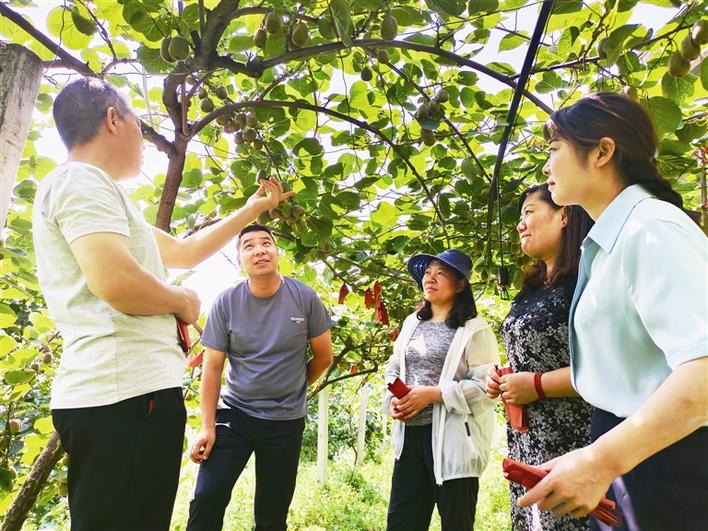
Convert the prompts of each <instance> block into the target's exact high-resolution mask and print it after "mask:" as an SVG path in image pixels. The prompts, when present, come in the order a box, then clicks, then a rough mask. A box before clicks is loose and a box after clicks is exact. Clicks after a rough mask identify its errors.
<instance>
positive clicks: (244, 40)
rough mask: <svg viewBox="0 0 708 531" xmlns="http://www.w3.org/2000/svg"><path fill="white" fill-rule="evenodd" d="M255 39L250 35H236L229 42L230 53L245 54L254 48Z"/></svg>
mask: <svg viewBox="0 0 708 531" xmlns="http://www.w3.org/2000/svg"><path fill="white" fill-rule="evenodd" d="M253 46H254V42H253V37H251V36H250V35H234V36H233V37H231V40H230V41H229V51H230V52H231V53H239V52H245V51H246V50H250V49H251V48H253Z"/></svg>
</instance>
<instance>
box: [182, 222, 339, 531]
mask: <svg viewBox="0 0 708 531" xmlns="http://www.w3.org/2000/svg"><path fill="white" fill-rule="evenodd" d="M237 248H238V263H239V265H240V266H241V268H242V269H243V270H244V271H245V273H246V275H247V276H248V280H246V281H244V282H241V283H239V284H237V285H236V286H234V287H232V288H229V289H227V290H226V291H224V292H223V293H222V294H221V295H220V296H219V297H218V299H217V300H216V301H215V303H214V306H213V307H212V309H211V312H210V313H209V319H208V320H207V323H206V327H205V328H204V333H203V335H202V344H203V345H204V346H205V347H206V354H205V357H204V372H203V373H202V387H201V410H202V432H201V433H200V434H199V436H198V437H197V439H196V440H195V442H194V444H193V445H192V448H191V450H190V456H191V458H192V460H193V461H194V462H196V463H200V468H199V475H198V477H197V485H196V488H195V492H194V498H193V500H192V503H191V504H190V510H189V524H188V527H187V529H188V530H189V531H199V530H204V531H215V530H217V529H221V526H222V523H223V518H224V511H225V510H226V506H227V505H228V503H229V499H230V498H231V490H232V489H233V486H234V484H235V483H236V480H237V479H238V477H239V475H240V474H241V472H242V471H243V469H244V467H245V466H246V463H247V462H248V460H249V458H250V456H251V454H252V453H255V454H256V496H255V522H256V530H257V531H276V530H285V529H286V519H287V514H288V507H289V506H290V501H291V500H292V496H293V492H294V490H295V478H296V475H297V467H298V462H299V458H300V446H301V444H302V432H303V430H304V427H305V419H304V417H305V412H306V404H305V397H306V391H307V386H308V384H311V383H313V382H315V381H316V380H317V378H319V377H320V375H321V374H322V373H323V372H324V371H325V369H327V367H329V365H330V364H331V363H332V338H331V335H330V330H329V329H330V327H331V326H332V322H331V320H330V317H329V315H328V314H327V311H326V310H325V308H324V306H323V305H322V302H321V301H320V299H319V297H318V296H317V294H316V293H315V292H314V291H313V290H312V289H311V288H309V287H307V286H305V285H304V284H301V283H300V282H298V281H297V280H293V279H291V278H288V277H283V276H281V275H280V274H279V273H278V248H277V246H276V244H275V240H274V239H273V235H272V233H271V230H270V229H269V228H268V227H265V226H262V225H255V224H254V225H250V226H248V227H246V228H245V229H243V230H242V231H241V233H240V234H239V239H238V243H237ZM308 346H309V347H310V349H311V351H312V358H311V359H310V360H309V361H308V360H307V348H308ZM227 356H228V359H229V368H228V371H227V373H226V385H225V386H224V389H223V390H222V392H221V400H219V390H220V387H221V375H222V373H223V369H224V361H225V360H226V357H227Z"/></svg>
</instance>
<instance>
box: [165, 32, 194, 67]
mask: <svg viewBox="0 0 708 531" xmlns="http://www.w3.org/2000/svg"><path fill="white" fill-rule="evenodd" d="M169 51H170V55H171V56H172V57H174V58H175V59H176V60H177V61H184V60H185V59H186V58H187V57H189V41H187V39H185V38H184V37H182V36H181V35H177V36H176V37H172V40H171V41H170V46H169Z"/></svg>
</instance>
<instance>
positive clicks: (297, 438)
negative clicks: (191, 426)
mask: <svg viewBox="0 0 708 531" xmlns="http://www.w3.org/2000/svg"><path fill="white" fill-rule="evenodd" d="M304 429H305V419H304V418H301V419H296V420H265V419H259V418H255V417H251V416H249V415H246V414H245V413H243V412H241V411H239V410H237V409H228V410H219V411H217V414H216V442H215V443H214V447H213V448H212V451H211V455H210V456H209V459H207V460H206V461H204V462H203V463H202V464H201V465H199V474H198V476H197V486H196V488H195V489H194V498H193V499H192V502H191V503H190V505H189V523H188V524H187V529H188V531H217V530H219V529H221V527H222V525H223V521H224V512H225V511H226V506H227V505H228V504H229V500H230V499H231V491H232V490H233V488H234V484H235V483H236V480H237V479H238V477H239V476H240V475H241V472H242V471H243V469H244V468H245V466H246V463H248V460H249V459H250V457H251V454H252V453H255V454H256V496H255V502H254V513H255V521H256V527H255V529H256V531H285V529H286V528H287V525H286V521H287V517H288V508H289V507H290V502H291V501H292V498H293V493H294V492H295V479H296V477H297V467H298V463H299V461H300V447H301V446H302V432H303V431H304Z"/></svg>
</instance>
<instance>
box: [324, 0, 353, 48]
mask: <svg viewBox="0 0 708 531" xmlns="http://www.w3.org/2000/svg"><path fill="white" fill-rule="evenodd" d="M329 9H330V11H331V12H332V22H334V27H335V29H336V30H337V35H339V39H340V40H341V41H342V42H343V43H344V45H345V46H351V45H352V30H353V24H352V14H351V10H350V8H349V2H348V0H331V1H330V3H329Z"/></svg>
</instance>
